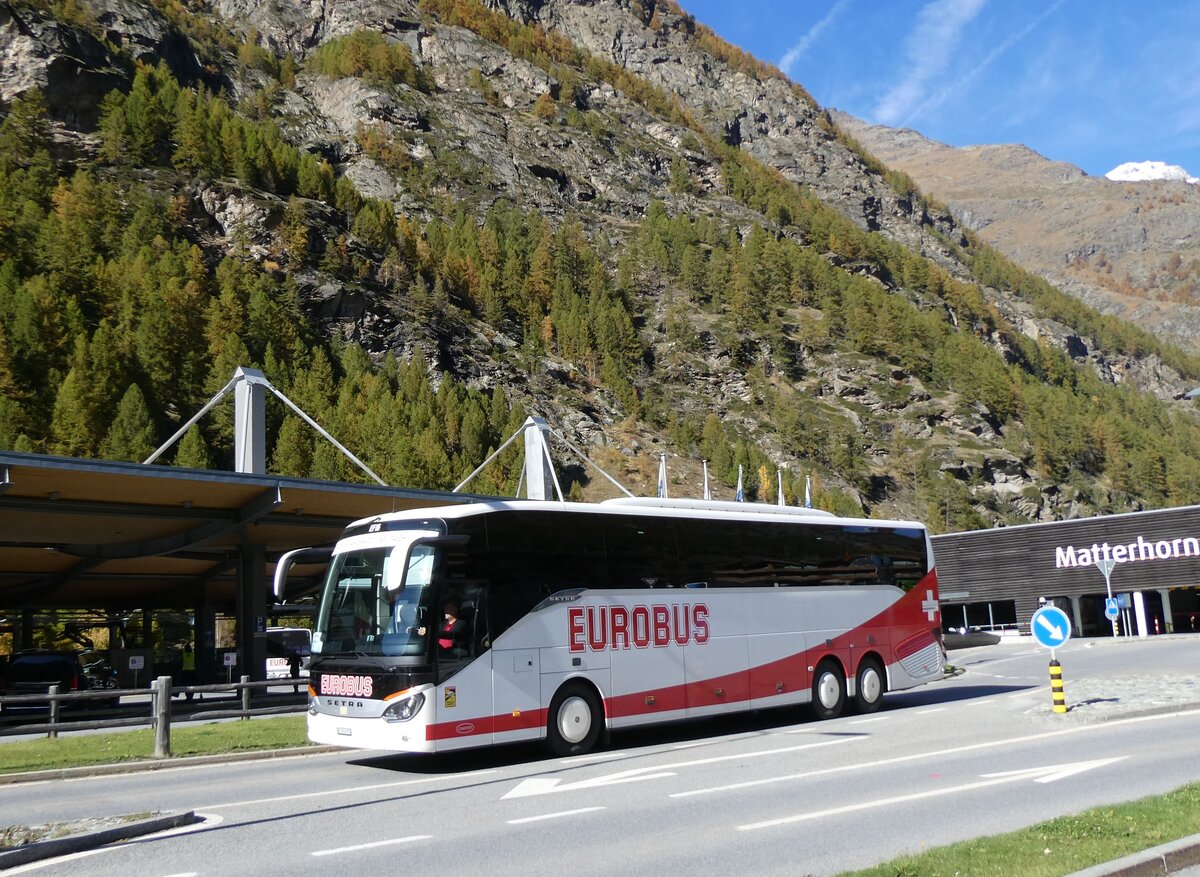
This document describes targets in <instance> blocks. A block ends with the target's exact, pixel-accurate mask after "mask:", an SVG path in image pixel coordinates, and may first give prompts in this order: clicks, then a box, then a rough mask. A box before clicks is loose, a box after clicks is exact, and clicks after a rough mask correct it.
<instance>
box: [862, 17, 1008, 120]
mask: <svg viewBox="0 0 1200 877" xmlns="http://www.w3.org/2000/svg"><path fill="white" fill-rule="evenodd" d="M986 2H987V0H933V2H931V3H927V4H925V6H924V7H923V8H922V9H921V11H920V12H919V13H918V14H917V22H916V25H915V26H914V27H913V29H912V31H911V32H910V33H909V35H908V39H907V40H906V41H905V56H906V64H907V66H908V72H907V73H906V75H905V76H904V78H903V79H902V80H901V81H900V82H898V83H897V84H896V85H894V86H893V87H892V89H891V90H890V91H889V92H888V93H887V94H885V95H884V96H883V97H882V98H881V99H880V101H879V103H878V104H877V105H876V107H875V112H874V117H875V121H877V122H881V123H883V124H885V125H895V124H896V123H897V122H899V121H901V120H903V119H905V118H907V117H908V116H909V115H910V113H911V111H912V109H913V107H915V106H918V105H919V104H920V103H921V102H922V101H923V100H924V99H925V95H926V93H927V91H928V88H929V83H930V82H931V81H933V80H934V79H935V78H936V77H937V76H938V74H940V73H941V72H942V71H943V70H944V69H945V68H946V65H947V63H948V62H949V60H950V56H951V53H952V52H953V51H954V48H955V46H956V45H957V44H958V40H959V37H960V36H961V35H962V32H963V28H965V27H966V26H967V25H968V24H970V23H971V20H972V19H974V18H975V16H976V15H978V14H979V11H980V10H981V9H983V6H984V4H985V3H986Z"/></svg>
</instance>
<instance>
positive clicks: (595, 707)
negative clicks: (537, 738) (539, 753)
mask: <svg viewBox="0 0 1200 877" xmlns="http://www.w3.org/2000/svg"><path fill="white" fill-rule="evenodd" d="M603 725H604V716H603V715H602V714H601V712H600V701H599V700H598V699H597V698H596V693H595V692H594V691H593V690H592V689H591V688H589V687H588V686H586V685H583V684H581V683H578V682H576V683H569V684H567V685H564V686H563V687H562V688H560V689H559V690H558V691H557V692H556V693H555V695H554V699H553V700H551V701H550V710H549V713H548V715H547V723H546V742H547V743H548V744H549V745H550V751H551V752H553V753H554V754H555V755H581V754H582V753H584V752H590V751H591V749H592V747H593V746H595V745H596V741H597V740H598V739H599V738H600V731H601V729H602V727H603Z"/></svg>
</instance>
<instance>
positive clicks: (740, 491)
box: [733, 463, 746, 502]
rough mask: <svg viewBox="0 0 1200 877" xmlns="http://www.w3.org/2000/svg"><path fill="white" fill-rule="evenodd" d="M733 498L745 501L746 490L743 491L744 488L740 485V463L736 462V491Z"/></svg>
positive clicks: (737, 500) (736, 500) (735, 500)
mask: <svg viewBox="0 0 1200 877" xmlns="http://www.w3.org/2000/svg"><path fill="white" fill-rule="evenodd" d="M733 499H734V502H745V501H746V491H745V488H743V487H742V464H741V463H738V485H737V493H735V494H734V495H733Z"/></svg>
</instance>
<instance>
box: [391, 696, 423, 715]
mask: <svg viewBox="0 0 1200 877" xmlns="http://www.w3.org/2000/svg"><path fill="white" fill-rule="evenodd" d="M424 705H425V695H424V694H410V695H409V696H408V697H402V698H400V699H399V700H397V701H396V702H395V703H392V704H389V705H388V708H387V709H385V710H384V711H383V718H384V721H387V722H407V721H408V720H409V719H411V718H412V717H413V716H415V715H416V714H417V713H418V712H419V711H420V709H421V707H422V706H424Z"/></svg>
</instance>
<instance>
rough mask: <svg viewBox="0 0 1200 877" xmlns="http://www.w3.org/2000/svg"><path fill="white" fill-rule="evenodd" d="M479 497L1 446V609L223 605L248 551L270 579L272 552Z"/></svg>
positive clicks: (230, 601)
mask: <svg viewBox="0 0 1200 877" xmlns="http://www.w3.org/2000/svg"><path fill="white" fill-rule="evenodd" d="M480 498H481V497H478V496H474V495H470V494H459V493H446V492H439V491H429V490H414V489H406V488H393V487H381V486H377V485H367V484H349V483H343V482H328V481H315V480H310V479H304V478H289V477H282V476H276V475H249V474H242V473H236V472H221V471H211V470H197V469H182V468H176V467H171V466H157V465H149V466H148V465H142V464H138V463H119V462H109V461H101V460H82V459H74V458H66V457H52V456H43V455H38V454H20V453H14V452H7V451H4V452H0V615H3V614H5V613H14V612H19V611H21V610H29V609H49V608H80V609H84V608H86V609H95V610H120V609H126V608H142V609H144V608H178V609H186V608H189V607H195V606H197V605H199V604H200V603H201V602H202V601H203V602H206V603H209V604H210V605H212V606H213V607H214V608H217V609H218V610H223V609H228V608H230V607H232V606H233V605H234V603H235V601H236V599H237V591H238V577H239V568H240V564H242V563H243V558H244V557H245V556H247V553H249V555H252V556H254V557H256V558H263V559H264V560H265V561H266V568H264V569H262V570H261V573H260V574H261V575H262V576H263V579H262V580H265V581H266V582H269V581H270V575H269V570H270V568H271V566H272V565H273V563H274V561H275V560H276V559H277V558H278V557H279V555H280V554H282V553H283V552H285V551H288V550H291V549H294V548H302V547H306V546H312V545H328V544H331V543H333V542H334V541H335V540H336V539H337V537H338V535H339V534H340V533H341V531H342V529H343V528H344V527H345V525H346V524H347V523H348V522H350V521H352V520H355V519H358V518H363V517H369V516H371V515H375V514H381V513H384V512H390V511H399V510H402V509H409V508H417V507H425V506H439V505H448V504H457V503H463V502H472V501H476V500H478V499H480ZM303 572H304V571H303V569H297V570H296V571H295V573H294V575H301V576H302V575H303ZM256 578H257V576H256Z"/></svg>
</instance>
